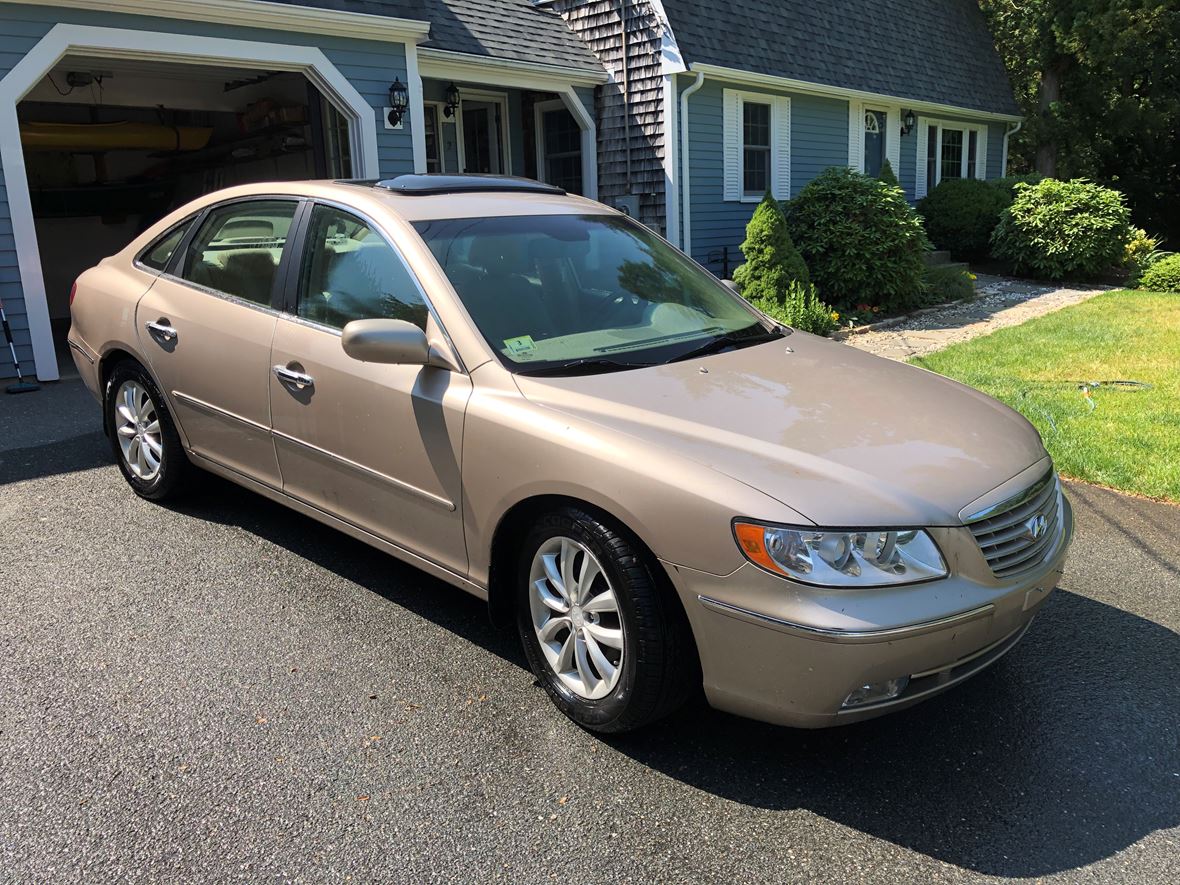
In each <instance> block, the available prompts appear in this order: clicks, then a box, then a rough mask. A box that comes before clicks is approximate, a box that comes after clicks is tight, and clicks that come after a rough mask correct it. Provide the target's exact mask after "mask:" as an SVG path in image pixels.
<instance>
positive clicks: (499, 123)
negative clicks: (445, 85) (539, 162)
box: [459, 98, 508, 175]
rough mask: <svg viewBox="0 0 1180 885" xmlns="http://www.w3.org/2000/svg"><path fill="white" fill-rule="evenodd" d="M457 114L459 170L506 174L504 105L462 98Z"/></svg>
mask: <svg viewBox="0 0 1180 885" xmlns="http://www.w3.org/2000/svg"><path fill="white" fill-rule="evenodd" d="M459 113H460V116H461V119H462V126H463V171H464V172H482V173H490V174H493V175H501V174H504V173H506V172H507V171H508V168H507V163H506V162H505V159H504V128H503V127H504V116H505V105H504V103H503V102H502V101H500V100H499V99H488V100H484V99H468V98H464V99H463V102H462V104H461V105H460V110H459Z"/></svg>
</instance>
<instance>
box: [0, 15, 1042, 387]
mask: <svg viewBox="0 0 1180 885" xmlns="http://www.w3.org/2000/svg"><path fill="white" fill-rule="evenodd" d="M1019 120H1020V118H1019V116H1018V112H1017V109H1016V106H1015V104H1014V102H1013V99H1012V94H1011V90H1010V88H1009V85H1008V82H1007V79H1006V77H1005V74H1004V70H1003V67H1002V65H1001V63H1000V61H999V59H998V57H997V55H996V53H995V49H994V47H993V43H992V38H991V35H990V34H989V33H988V31H987V28H986V25H985V23H984V21H983V19H982V17H981V15H980V13H979V10H978V8H977V6H976V3H975V0H877V2H874V3H868V2H866V0H829V2H827V3H825V4H816V3H805V2H802V0H734V2H732V3H730V4H727V5H724V6H722V5H718V4H713V3H706V2H703V0H299V2H294V0H201V2H188V0H19V2H13V0H0V176H2V178H0V299H2V300H3V302H4V306H5V308H6V310H7V313H8V315H9V318H10V320H11V322H12V325H13V328H14V331H15V336H16V341H17V353H18V356H19V358H20V360H21V362H22V367H23V368H24V369H25V371H26V373H28V372H29V370H30V369H32V370H35V373H36V375H37V377H39V378H40V379H42V380H52V379H54V378H56V377H58V365H59V362H60V363H61V364H63V365H67V364H68V363H69V360H68V356H67V355H66V353H65V351H64V338H65V331H66V328H67V327H68V322H69V297H70V287H71V283H72V281H73V279H74V277H76V276H77V274H78V273H79V272H80V271H81V270H83V269H85V268H86V267H88V266H90V265H91V264H93V263H95V262H96V261H98V260H100V259H101V258H102V257H103V256H105V255H108V254H110V253H112V252H114V251H116V250H117V249H119V248H121V247H122V246H123V245H124V244H125V243H126V242H127V241H128V240H129V239H131V238H132V237H133V236H135V235H136V234H137V233H138V232H139V231H140V230H142V229H143V228H144V227H146V226H147V225H149V224H151V223H152V222H154V221H155V220H156V219H157V218H159V217H160V216H161V215H163V214H164V213H165V212H167V211H168V210H169V209H171V208H172V207H174V206H176V205H178V204H180V203H183V202H185V201H187V200H188V199H191V198H192V197H193V196H195V195H197V194H199V193H204V192H207V191H209V190H213V189H216V188H219V187H224V186H227V185H230V184H236V183H241V182H247V181H260V180H274V179H283V178H308V177H359V178H375V177H386V176H392V175H397V174H399V173H402V172H408V171H414V170H416V171H432V172H434V171H438V172H454V171H469V172H492V173H506V174H514V175H525V176H528V177H532V178H538V179H542V180H545V181H549V182H552V183H555V184H560V185H561V186H563V187H565V188H566V189H567V190H570V191H572V192H577V193H582V194H585V195H587V196H590V197H593V198H595V199H600V200H602V201H604V202H606V203H609V204H611V205H614V206H616V207H618V208H620V209H622V210H624V211H626V212H629V213H630V214H631V215H633V216H635V217H636V218H638V219H639V220H641V221H643V222H644V223H645V224H648V225H649V226H651V227H653V228H655V229H657V230H659V231H661V232H662V233H664V234H665V235H666V236H667V237H668V238H669V239H670V240H672V241H673V242H675V243H677V244H679V245H681V246H682V247H683V248H685V249H686V251H688V252H690V254H692V255H693V256H694V257H695V258H696V259H697V260H698V261H700V262H702V263H703V264H705V265H706V266H709V267H710V268H711V269H713V270H714V271H715V272H717V273H719V274H724V273H726V272H727V271H728V270H730V269H731V268H732V266H733V264H734V263H735V262H736V261H738V260H740V258H739V254H738V250H737V246H738V244H739V243H740V242H741V240H742V238H743V233H744V227H745V224H746V222H747V221H748V219H749V217H750V215H751V213H752V211H753V206H754V203H756V202H757V200H758V199H759V198H760V197H761V196H762V194H763V192H764V191H765V190H767V189H770V190H772V191H773V192H774V193H775V194H776V195H777V196H779V197H780V198H784V199H785V198H788V197H790V196H793V195H794V194H797V193H798V191H799V189H800V188H802V187H803V186H804V185H805V184H806V183H807V182H808V181H809V180H810V179H811V178H813V177H814V176H815V175H816V174H818V173H819V172H820V171H821V170H822V169H824V168H825V167H828V166H832V165H851V166H852V167H854V168H857V169H861V170H863V171H866V172H868V173H875V172H876V171H878V170H879V168H880V165H881V163H882V162H883V161H884V159H886V158H888V159H889V160H890V162H891V164H892V166H893V168H894V170H895V171H896V172H897V174H898V176H899V177H900V179H901V182H902V184H903V186H904V188H905V190H906V193H907V194H908V195H909V196H910V197H911V198H913V199H919V198H921V197H922V196H923V195H924V194H925V193H926V192H927V190H929V189H930V188H931V187H933V186H934V185H935V184H937V182H938V181H940V180H942V179H943V178H947V177H966V176H976V177H980V178H993V177H998V176H1000V175H1002V174H1003V171H1004V167H1005V154H1006V146H1007V140H1008V135H1009V134H1010V133H1011V132H1012V131H1013V130H1014V129H1015V127H1017V126H1018V125H1019ZM11 374H12V369H11V366H10V365H9V364H8V363H7V361H6V360H4V359H0V377H5V376H9V375H11Z"/></svg>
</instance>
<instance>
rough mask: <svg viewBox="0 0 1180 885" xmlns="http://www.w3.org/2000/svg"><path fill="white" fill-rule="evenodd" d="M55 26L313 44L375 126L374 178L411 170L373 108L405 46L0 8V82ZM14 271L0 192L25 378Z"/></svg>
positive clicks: (405, 132) (2, 290)
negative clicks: (365, 108)
mask: <svg viewBox="0 0 1180 885" xmlns="http://www.w3.org/2000/svg"><path fill="white" fill-rule="evenodd" d="M59 22H64V23H69V24H79V25H93V26H98V27H105V28H125V29H130V30H142V31H160V32H163V33H171V34H186V35H195V36H204V37H222V38H228V39H234V40H251V41H257V42H261V43H284V44H292V45H303V46H317V47H319V48H320V49H321V50H322V51H323V53H324V55H325V56H327V58H328V60H329V61H331V62H332V64H334V65H335V66H336V68H337V69H338V70H339V71H340V73H341V74H342V75H343V76H344V77H345V78H346V79H348V80H349V81H350V82H351V83H352V85H353V86H354V87H355V88H356V90H357V91H358V92H359V93H360V94H361V95H362V96H364V97H365V99H366V100H367V101H368V102H369V104H371V105H372V106H373V125H374V126H375V127H376V128H377V156H378V163H379V166H380V172H381V174H382V175H395V174H398V173H401V172H408V171H412V169H413V146H412V141H411V136H410V131H409V127H408V125H407V126H406V127H405V128H404V129H402V130H392V131H391V130H387V129H385V127H384V125H383V123H382V121H381V109H382V108H383V107H384V106H385V105H386V104H387V102H388V91H389V84H390V83H391V82H393V79H394V78H395V77H398V78H400V79H401V80H402V82H403V83H404V82H406V80H407V77H406V64H405V49H404V47H403V46H402V44H400V43H384V42H376V41H365V40H352V39H348V38H343V37H331V36H323V35H318V34H307V33H288V32H285V31H278V30H272V29H264V28H242V27H235V26H229V25H219V24H214V23H205V22H190V21H181V20H178V19H165V18H151V17H147V16H134V15H122V14H118V13H113V12H92V11H86V10H79V9H68V8H62V7H43V6H19V5H8V4H3V5H0V77H3V76H4V75H6V74H7V73H8V72H9V70H11V68H12V66H13V65H14V64H16V63H17V62H19V61H20V60H21V58H23V57H24V56H25V54H26V53H28V51H29V50H30V49H32V48H33V46H35V45H36V44H37V42H38V41H39V40H40V39H41V38H42V37H44V36H45V35H46V34H47V33H49V31H50V29H51V28H52V27H53V26H54V25H55V24H57V23H59ZM2 173H3V169H2V168H0V176H2ZM0 180H2V179H0ZM16 268H17V262H16V254H15V252H14V246H13V238H12V222H11V217H10V215H9V211H8V200H7V192H6V191H5V190H3V189H2V188H0V300H3V302H4V308H5V311H6V312H7V314H8V318H9V321H10V323H11V324H12V327H13V332H14V337H15V340H16V343H17V355H18V357H19V358H20V361H21V368H22V370H24V371H25V373H26V374H31V373H32V372H33V352H32V347H31V345H30V343H29V341H30V339H29V335H28V323H27V321H26V319H25V309H24V298H23V295H22V292H21V285H20V281H19V274H18V272H17V270H16ZM9 363H10V360H8V359H7V357H6V355H5V356H4V358H0V377H8V376H10V375H12V374H13V372H12V367H11V365H10V364H9Z"/></svg>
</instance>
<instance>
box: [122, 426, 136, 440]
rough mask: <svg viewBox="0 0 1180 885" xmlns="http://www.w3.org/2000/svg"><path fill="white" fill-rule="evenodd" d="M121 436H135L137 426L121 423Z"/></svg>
mask: <svg viewBox="0 0 1180 885" xmlns="http://www.w3.org/2000/svg"><path fill="white" fill-rule="evenodd" d="M119 436H126V437H133V436H135V426H134V425H132V424H121V425H119Z"/></svg>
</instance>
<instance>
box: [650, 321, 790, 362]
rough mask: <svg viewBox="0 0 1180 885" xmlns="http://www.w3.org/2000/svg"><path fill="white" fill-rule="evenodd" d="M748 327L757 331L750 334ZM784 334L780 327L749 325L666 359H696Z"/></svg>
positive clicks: (772, 339)
mask: <svg viewBox="0 0 1180 885" xmlns="http://www.w3.org/2000/svg"><path fill="white" fill-rule="evenodd" d="M750 328H756V329H758V331H757V332H754V333H752V334H751V332H750V331H749V330H750ZM785 337H786V334H785V333H784V332H783V331H782V329H780V328H778V327H775V329H774V331H767V330H766V329H764V328H763V327H762V326H760V325H759V326H751V327H748V328H746V329H743V330H742V331H740V332H728V333H726V334H725V335H718V336H717V337H716V338H713V339H711V340H709V341H706V342H705V343H704V344H702V345H700V346H699V347H694V348H693V349H692V350H689V351H687V352H685V353H682V354H680V355H679V356H674V357H672V359H670V360H668V362H670V363H678V362H682V361H684V360H691V359H696V358H697V357H700V356H708V355H709V354H711V353H719V352H721V351H723V350H725V349H726V348H729V347H745V346H747V345H750V344H765V343H766V342H767V341H777V340H778V339H779V338H785Z"/></svg>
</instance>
